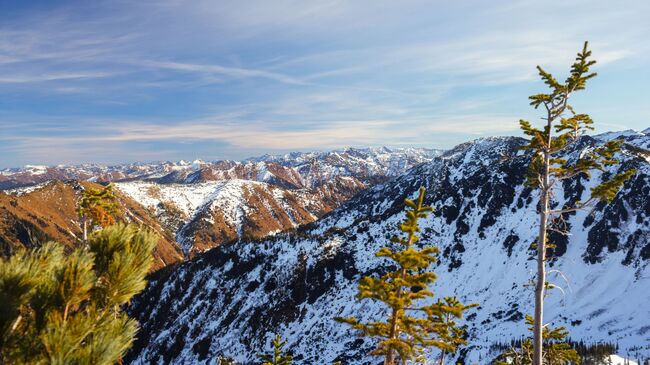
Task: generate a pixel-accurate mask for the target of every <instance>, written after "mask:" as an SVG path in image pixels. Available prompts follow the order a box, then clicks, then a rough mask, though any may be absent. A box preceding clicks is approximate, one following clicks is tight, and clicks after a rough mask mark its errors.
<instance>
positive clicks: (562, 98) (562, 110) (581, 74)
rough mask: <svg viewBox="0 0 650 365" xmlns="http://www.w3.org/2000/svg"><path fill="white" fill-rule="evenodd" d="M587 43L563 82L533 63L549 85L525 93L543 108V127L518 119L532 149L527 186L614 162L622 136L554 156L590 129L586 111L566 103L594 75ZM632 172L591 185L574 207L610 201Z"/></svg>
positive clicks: (592, 169) (577, 173) (591, 123)
mask: <svg viewBox="0 0 650 365" xmlns="http://www.w3.org/2000/svg"><path fill="white" fill-rule="evenodd" d="M587 46H588V43H587V42H585V44H584V48H583V50H582V52H579V53H578V55H577V57H576V61H575V62H574V63H573V65H572V66H571V73H570V75H569V77H568V78H567V79H566V80H565V82H564V83H560V82H558V81H557V79H555V77H554V76H553V75H551V74H550V73H548V72H546V71H545V70H544V69H542V68H541V67H540V66H537V69H538V71H539V75H540V77H541V79H542V80H543V81H544V83H545V84H546V85H548V87H549V88H550V92H549V93H544V94H536V95H532V96H530V97H529V99H530V100H531V102H530V104H531V105H532V106H533V107H534V108H535V109H538V108H540V107H543V109H544V111H545V112H546V115H545V117H544V118H543V119H544V120H545V123H544V124H545V125H544V126H543V128H541V129H540V128H535V127H533V126H532V125H531V123H530V122H528V121H526V120H520V121H519V124H520V127H521V129H522V131H523V132H524V134H525V135H527V136H528V137H529V138H530V140H529V142H528V144H527V145H525V146H524V147H523V149H524V150H530V151H532V152H533V156H534V157H533V160H532V162H531V164H530V167H529V171H528V175H527V185H528V186H529V187H532V188H541V189H544V188H551V187H552V186H553V185H554V182H553V181H559V180H564V179H570V178H573V177H576V176H579V175H583V176H587V177H588V176H590V174H591V172H592V171H594V170H599V171H603V170H604V168H605V167H606V166H611V165H615V164H618V161H617V160H616V159H615V156H614V155H615V154H616V153H617V152H619V151H620V150H621V146H622V144H623V141H622V140H613V141H609V142H607V143H606V144H605V145H603V146H600V147H598V148H595V149H594V150H593V151H587V152H586V153H584V154H583V155H582V156H581V157H580V158H579V159H578V160H577V161H574V162H569V161H567V160H566V159H562V158H559V157H556V156H557V155H558V154H559V153H561V152H562V151H564V150H566V149H567V147H568V146H569V145H570V144H571V143H573V142H575V141H576V140H577V139H578V138H579V137H580V136H581V135H583V134H584V133H585V132H587V131H589V130H593V129H594V127H593V123H594V122H593V120H592V119H591V117H589V115H587V114H578V113H576V112H575V110H574V109H573V107H572V106H571V105H570V104H569V98H570V97H571V95H572V94H573V93H574V92H576V91H579V90H584V89H585V87H586V83H587V81H588V80H589V79H591V78H593V77H595V76H596V75H597V74H596V73H595V72H591V70H590V67H591V66H593V65H594V64H595V63H596V61H594V60H591V59H590V57H591V51H590V50H588V47H587ZM545 157H548V158H549V162H548V167H549V177H550V178H551V181H550V182H549V184H546V186H545V184H544V181H543V175H544V173H545V171H544V167H545V165H546V164H545V160H544V159H545ZM635 173H636V171H635V170H627V171H624V172H621V173H619V174H617V175H616V176H614V177H613V178H611V179H609V180H606V181H603V182H602V183H601V184H599V185H598V186H595V187H593V188H591V197H590V199H589V200H588V201H585V202H579V203H578V207H585V206H587V205H588V204H589V203H591V202H594V201H598V200H601V201H606V202H609V201H611V200H612V199H614V197H615V196H616V194H617V193H618V191H619V190H620V188H621V186H622V185H623V184H624V183H625V181H627V179H629V178H630V177H631V176H632V175H634V174H635Z"/></svg>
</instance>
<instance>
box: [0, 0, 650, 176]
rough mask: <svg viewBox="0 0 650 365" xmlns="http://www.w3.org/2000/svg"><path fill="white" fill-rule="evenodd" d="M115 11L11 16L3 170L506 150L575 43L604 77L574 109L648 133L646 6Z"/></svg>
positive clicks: (196, 4) (277, 5)
mask: <svg viewBox="0 0 650 365" xmlns="http://www.w3.org/2000/svg"><path fill="white" fill-rule="evenodd" d="M121 5H122V6H119V7H118V6H115V3H114V2H110V1H103V0H100V1H95V2H83V3H74V4H73V3H61V4H54V3H52V4H50V3H48V4H46V5H43V6H30V5H27V4H25V5H16V7H15V9H8V10H11V12H10V13H7V16H6V17H3V20H2V22H0V156H1V157H0V165H11V166H13V165H17V164H21V163H24V162H26V161H28V160H29V161H30V162H39V161H40V160H42V161H49V162H56V161H57V159H60V160H68V161H71V160H75V161H81V160H84V159H91V158H92V159H97V158H104V159H105V160H107V159H114V160H116V161H115V162H117V160H119V159H128V160H133V159H146V158H148V157H145V156H149V157H152V158H154V157H155V156H156V155H157V153H158V154H160V155H165V156H171V157H173V156H174V153H177V154H178V156H181V155H182V156H185V155H186V154H189V153H197V154H198V153H209V154H211V155H214V156H219V157H222V158H227V157H231V156H235V155H237V156H242V155H246V154H252V153H254V151H258V150H290V149H319V148H329V147H337V146H343V145H380V144H381V145H409V144H412V145H427V146H433V147H436V146H437V147H448V146H449V145H450V144H453V143H456V142H461V141H463V140H465V139H469V138H474V137H475V136H477V135H486V134H502V133H503V134H505V133H516V130H515V129H516V120H517V119H518V118H519V117H529V116H530V117H531V119H532V118H534V115H531V114H532V113H531V111H530V109H529V108H528V105H527V100H526V97H527V95H529V94H530V93H533V92H535V91H536V90H538V89H539V88H540V87H543V85H541V84H540V83H539V81H537V75H536V71H535V66H536V65H538V64H539V65H542V66H544V67H545V68H547V69H548V70H549V71H552V72H555V73H557V76H558V77H559V78H562V77H563V76H564V75H565V74H566V71H567V67H568V65H569V64H570V63H571V61H572V60H573V57H574V55H575V52H576V51H577V50H578V48H579V47H580V46H581V45H582V41H584V40H590V41H591V42H592V43H591V44H592V49H593V52H594V55H595V56H596V59H597V60H598V64H597V69H598V71H599V72H600V73H601V74H602V75H604V77H603V78H600V77H599V78H597V79H596V80H595V81H594V82H593V89H594V90H593V91H591V88H590V92H593V94H590V95H593V100H591V99H590V100H587V101H585V100H583V99H577V100H578V102H579V104H580V105H579V106H580V107H586V108H585V109H587V110H585V111H589V112H591V113H593V114H594V117H597V118H598V120H602V121H603V124H602V125H603V126H607V125H610V126H612V128H614V127H615V126H623V125H624V126H626V127H632V128H638V129H645V128H647V123H648V119H650V111H649V110H648V108H647V107H644V106H641V105H644V100H642V95H647V86H645V85H647V84H648V82H650V79H649V76H648V75H647V73H643V72H642V71H643V70H644V67H645V66H646V63H647V62H646V61H647V59H648V56H650V44H649V43H648V42H647V40H646V38H647V34H648V32H650V25H648V22H647V21H646V19H645V14H647V13H648V12H650V3H648V2H647V1H642V0H638V1H637V0H632V2H630V3H629V4H628V6H625V7H623V6H618V5H616V4H611V3H610V2H607V1H605V0H602V1H601V0H597V1H587V0H577V1H570V2H559V1H558V2H553V3H552V4H550V5H549V6H545V7H539V6H538V5H537V4H536V3H535V2H532V1H516V2H507V3H494V4H489V6H488V5H486V4H485V3H484V2H482V1H479V0H473V1H470V2H469V3H468V2H452V3H445V4H438V5H436V6H431V3H430V2H429V1H424V0H406V1H404V2H394V1H390V0H372V1H370V0H361V1H353V2H351V1H339V0H326V1H319V2H304V1H298V0H278V1H273V2H268V1H264V0H254V1H252V2H246V3H244V2H231V1H208V0H198V1H193V2H186V1H179V0H163V1H157V2H148V1H144V2H124V3H122V4H121ZM577 13H579V14H580V16H579V17H575V16H574V14H577ZM611 90H616V92H612V91H611ZM621 110H633V111H634V113H625V112H621ZM607 123H609V124H607ZM7 126H12V127H10V128H9V127H7ZM181 142H183V145H182V146H181V145H180V144H181ZM197 146H200V147H197ZM75 150H78V151H79V153H78V155H75V153H74V151H75ZM161 151H164V152H161ZM174 151H175V152H174ZM98 155H101V156H98ZM138 156H141V157H140V158H138ZM197 157H202V156H197ZM154 159H155V158H154Z"/></svg>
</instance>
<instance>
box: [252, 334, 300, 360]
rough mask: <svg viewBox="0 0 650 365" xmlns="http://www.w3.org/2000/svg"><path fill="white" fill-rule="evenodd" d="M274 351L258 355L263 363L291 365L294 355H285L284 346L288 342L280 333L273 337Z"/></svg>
mask: <svg viewBox="0 0 650 365" xmlns="http://www.w3.org/2000/svg"><path fill="white" fill-rule="evenodd" d="M272 344H273V353H272V354H260V355H258V357H259V358H260V360H261V361H262V365H291V364H293V356H289V355H285V351H284V349H283V347H284V346H285V345H286V344H287V341H286V340H284V341H283V340H282V337H280V335H276V336H275V338H274V339H273V342H272Z"/></svg>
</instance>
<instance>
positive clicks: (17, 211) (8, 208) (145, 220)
mask: <svg viewBox="0 0 650 365" xmlns="http://www.w3.org/2000/svg"><path fill="white" fill-rule="evenodd" d="M89 187H94V188H100V187H101V186H100V185H98V184H94V183H91V182H85V181H84V182H77V181H68V182H62V181H52V182H49V183H46V184H44V185H42V186H40V187H37V188H35V189H33V191H25V192H14V193H6V192H2V191H0V254H2V255H3V256H7V255H10V254H11V253H12V252H14V251H15V250H16V249H17V248H18V247H21V246H23V247H36V246H40V245H42V244H43V243H45V242H47V241H57V242H60V243H61V244H63V245H65V246H66V247H68V248H70V249H71V248H73V247H76V246H77V245H79V244H80V243H81V235H82V232H81V228H80V224H79V217H78V215H77V212H76V208H77V202H78V200H79V197H80V194H81V191H83V189H84V188H89ZM116 195H117V197H118V201H119V204H120V211H121V213H120V215H121V216H120V217H119V220H120V221H123V222H128V223H131V222H133V223H138V224H142V225H144V226H146V227H149V228H151V229H153V230H154V231H156V232H157V233H158V234H159V236H160V241H159V242H158V246H157V247H156V249H155V251H154V256H155V257H156V261H155V267H154V269H159V268H161V267H164V266H166V265H169V264H171V263H174V262H178V261H180V260H182V258H183V256H182V253H181V251H180V249H179V248H178V246H177V245H176V243H175V242H174V239H173V236H172V234H170V233H169V232H168V231H167V230H165V229H164V228H162V227H161V226H160V224H159V223H158V222H157V221H156V220H155V219H153V218H152V217H151V216H150V214H149V213H148V212H147V211H146V210H145V209H144V208H143V207H142V206H141V205H140V204H138V203H136V202H135V201H134V200H132V199H131V198H129V197H127V196H125V195H123V194H121V193H119V192H117V194H116Z"/></svg>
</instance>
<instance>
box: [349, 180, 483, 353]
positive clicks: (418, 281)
mask: <svg viewBox="0 0 650 365" xmlns="http://www.w3.org/2000/svg"><path fill="white" fill-rule="evenodd" d="M424 195H425V189H424V188H420V192H419V196H418V198H417V200H416V201H413V200H410V199H406V200H405V204H406V207H407V209H406V219H405V220H404V222H403V223H401V224H399V225H398V228H399V230H400V231H401V232H402V233H403V234H404V237H401V238H398V237H393V239H392V241H393V242H394V243H395V244H396V245H395V246H397V247H393V248H382V249H380V250H379V251H378V252H377V253H376V256H377V257H384V258H387V259H390V260H392V261H393V262H394V263H395V264H396V269H395V270H393V271H390V272H388V273H386V274H384V275H382V276H381V277H379V278H373V277H364V278H362V279H361V281H360V282H359V293H358V295H357V298H358V299H359V300H363V299H366V298H369V299H373V300H376V301H379V302H381V303H383V304H384V305H386V307H388V309H389V317H388V318H387V319H385V320H384V321H374V322H369V323H361V322H360V321H359V320H357V319H356V318H354V317H349V318H337V320H338V321H341V322H344V323H347V324H349V325H351V326H352V328H354V329H356V330H358V331H360V333H361V334H362V335H363V336H367V337H372V338H375V339H377V340H378V344H377V347H376V348H375V350H374V351H373V352H372V354H373V355H376V356H383V357H384V359H385V360H384V364H386V365H395V364H396V363H398V362H400V363H402V364H405V363H406V362H407V361H410V360H423V358H424V352H425V350H427V349H429V348H432V347H436V348H438V349H440V350H441V351H442V355H441V357H440V363H441V364H442V363H444V356H445V354H446V353H450V352H451V353H453V352H455V351H456V348H457V347H458V346H459V345H462V344H465V340H464V339H463V334H464V332H463V330H462V329H460V328H458V327H457V326H456V323H455V319H457V318H461V317H462V316H463V312H464V311H465V310H466V309H468V308H470V307H473V306H474V305H468V306H466V305H463V304H461V303H460V302H459V301H458V300H457V299H456V298H444V300H438V301H437V302H435V303H434V304H431V305H423V306H418V305H417V302H419V301H421V300H423V299H431V298H433V293H432V292H431V291H430V290H429V289H428V288H429V286H430V285H431V284H432V283H433V282H434V281H435V280H436V275H435V274H434V273H433V272H430V271H428V268H429V266H430V265H431V264H433V263H434V262H435V261H436V254H437V253H438V249H437V248H435V247H425V248H422V249H417V248H415V247H414V245H415V244H416V243H417V242H418V240H419V237H418V233H419V232H420V228H419V226H418V219H420V218H426V217H427V214H428V213H429V212H431V211H432V210H433V209H432V208H431V207H429V206H425V205H424ZM398 247H401V248H398ZM398 358H399V359H398Z"/></svg>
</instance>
